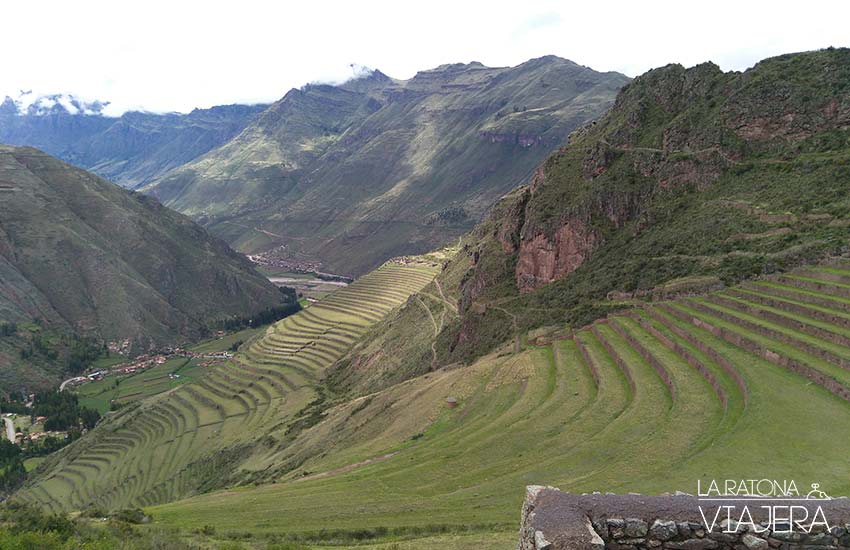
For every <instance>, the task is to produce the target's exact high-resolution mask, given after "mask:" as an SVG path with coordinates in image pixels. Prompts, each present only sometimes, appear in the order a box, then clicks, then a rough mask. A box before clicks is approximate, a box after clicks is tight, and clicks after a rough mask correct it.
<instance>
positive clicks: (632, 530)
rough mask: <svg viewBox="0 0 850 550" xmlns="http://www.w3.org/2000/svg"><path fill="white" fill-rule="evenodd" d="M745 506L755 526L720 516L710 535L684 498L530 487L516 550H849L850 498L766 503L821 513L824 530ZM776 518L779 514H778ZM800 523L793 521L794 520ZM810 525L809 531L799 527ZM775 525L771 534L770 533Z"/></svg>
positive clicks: (694, 504) (696, 507) (696, 508)
mask: <svg viewBox="0 0 850 550" xmlns="http://www.w3.org/2000/svg"><path fill="white" fill-rule="evenodd" d="M767 502H768V501H765V502H758V503H755V504H753V503H748V508H749V510H750V511H751V513H752V519H753V524H752V525H751V524H749V523H746V524H745V523H738V521H737V520H734V519H732V520H730V519H728V517H727V515H728V514H727V513H726V511H725V509H724V511H723V512H722V513H721V514H720V515H719V516H718V517H717V521H716V522H715V523H714V525H713V526H712V528H711V529H708V528H707V526H706V523H705V520H704V518H703V517H702V514H701V513H700V505H702V506H703V508H704V509H705V508H706V507H707V506H706V503H705V502H702V501H700V500H699V499H698V498H697V497H695V496H692V495H686V494H677V495H675V496H643V495H636V494H629V495H614V494H599V493H594V494H592V495H573V494H569V493H563V492H561V491H559V490H558V489H555V488H552V487H541V486H530V487H528V489H527V492H526V499H525V503H524V504H523V508H522V522H521V526H520V540H519V544H518V545H517V550H567V549H569V550H585V549H587V550H653V549H660V550H665V549H669V550H772V549H777V550H836V549H843V548H850V499H847V498H837V499H833V500H828V501H808V502H807V501H800V500H796V501H786V500H780V501H777V500H771V501H769V503H770V504H771V505H772V506H777V505H779V506H782V505H788V506H791V505H794V506H798V507H804V508H806V510H805V511H803V510H802V509H801V508H798V512H800V513H802V514H806V513H807V517H809V518H810V519H811V518H812V517H814V513H815V511H816V508H817V507H820V508H821V509H822V511H823V516H822V517H824V518H826V519H827V521H828V523H829V526H828V528H827V527H825V526H823V525H814V526H812V527H811V529H810V530H809V529H803V528H801V526H800V525H790V524H788V523H784V522H782V521H781V520H776V521H773V522H771V521H770V518H769V517H768V515H767V514H768V512H767V511H766V510H765V509H762V508H761V505H762V504H766V503H767ZM727 504H729V505H735V506H736V509H735V510H736V513H737V512H738V511H739V510H740V507H741V503H740V502H739V501H730V502H728V503H727V502H712V503H711V507H710V508H711V510H712V512H711V514H709V522H711V520H712V519H714V514H713V511H714V510H715V509H716V508H717V507H718V506H724V505H727ZM776 517H777V518H778V517H780V516H778V515H777V516H776ZM798 517H799V515H798ZM804 526H805V527H808V525H804ZM771 527H773V529H771Z"/></svg>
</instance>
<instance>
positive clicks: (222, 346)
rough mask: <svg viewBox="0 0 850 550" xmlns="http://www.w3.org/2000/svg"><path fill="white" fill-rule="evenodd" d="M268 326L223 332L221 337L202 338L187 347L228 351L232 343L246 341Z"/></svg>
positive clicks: (205, 350) (209, 350) (208, 350)
mask: <svg viewBox="0 0 850 550" xmlns="http://www.w3.org/2000/svg"><path fill="white" fill-rule="evenodd" d="M268 326H269V325H262V326H259V327H251V328H245V329H242V330H238V331H236V332H231V333H229V334H225V335H224V336H222V337H216V338H210V339H209V340H204V341H203V342H199V343H198V344H195V345H194V346H192V347H191V348H189V349H190V350H191V351H194V352H197V353H216V352H220V351H229V350H230V348H231V347H232V346H233V344H236V343H245V342H247V341H248V340H250V339H251V338H253V337H254V336H256V335H258V334H261V333H262V332H263V331H265V330H266V329H267V328H268Z"/></svg>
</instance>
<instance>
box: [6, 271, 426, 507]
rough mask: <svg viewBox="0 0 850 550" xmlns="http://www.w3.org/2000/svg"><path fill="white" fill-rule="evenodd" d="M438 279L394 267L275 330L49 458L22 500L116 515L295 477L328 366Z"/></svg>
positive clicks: (321, 404) (323, 400)
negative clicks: (234, 486)
mask: <svg viewBox="0 0 850 550" xmlns="http://www.w3.org/2000/svg"><path fill="white" fill-rule="evenodd" d="M434 273H435V268H434V267H433V265H432V264H431V263H429V262H427V261H424V262H412V263H406V264H399V263H389V264H387V265H385V266H382V267H381V268H380V269H378V270H376V271H375V272H373V273H371V274H369V275H367V276H365V277H362V278H361V279H359V280H358V281H357V282H355V283H354V284H352V285H350V286H348V287H346V288H344V289H341V290H339V291H337V292H335V293H333V294H332V295H331V296H329V297H328V298H326V299H324V300H322V301H321V302H319V303H315V304H312V305H311V306H310V307H309V308H308V309H306V310H303V311H301V312H299V313H297V314H295V315H293V316H290V317H287V318H286V319H284V320H283V321H280V322H279V323H277V324H275V325H272V326H271V327H270V328H269V329H268V330H267V331H266V332H265V334H263V335H262V336H258V337H256V338H255V339H253V340H251V341H249V342H248V343H247V344H246V345H245V346H243V347H242V348H241V349H240V352H239V353H238V354H237V355H236V357H235V358H234V360H233V361H230V362H228V363H227V364H223V365H218V366H213V367H208V368H207V369H206V370H205V372H203V374H202V375H201V376H199V378H198V380H197V381H196V382H194V383H188V384H182V385H179V386H178V387H177V388H175V389H173V390H171V391H166V392H164V393H160V394H158V395H156V396H155V397H153V398H151V399H147V400H142V401H136V400H133V401H131V403H133V404H135V406H133V404H128V405H126V406H125V407H123V408H121V409H120V410H119V411H118V412H117V413H115V414H113V415H110V416H108V417H107V418H106V419H105V420H104V421H103V422H101V423H100V424H99V425H98V426H97V428H96V429H95V430H93V431H92V432H91V433H89V434H88V435H86V436H85V437H83V438H82V439H80V440H78V441H76V442H75V443H73V444H72V445H70V446H69V447H66V448H65V449H63V450H62V451H60V452H58V453H56V454H54V455H52V456H51V457H50V458H49V459H48V461H46V462H45V463H43V464H42V465H41V466H40V469H39V470H38V471H39V475H37V476H36V477H35V478H34V479H32V480H31V481H30V482H28V484H27V485H26V486H25V487H24V488H23V489H22V491H21V492H19V493H18V497H17V498H19V499H20V500H22V501H27V502H32V503H38V504H40V505H41V506H45V507H47V508H49V509H51V510H54V511H70V510H76V509H84V508H90V507H96V508H101V509H106V510H116V509H121V508H127V507H135V506H141V505H151V504H158V503H162V502H168V501H170V500H175V499H177V498H182V497H186V496H189V495H193V494H197V493H199V492H203V491H209V490H211V489H216V488H221V487H224V486H228V485H231V484H246V483H251V482H262V481H271V480H273V479H275V478H277V477H279V476H280V475H282V474H283V473H284V472H287V471H291V470H292V469H293V468H296V467H297V466H298V465H299V464H301V463H302V462H303V461H304V460H306V458H307V457H309V456H310V453H311V452H312V450H311V449H310V448H308V447H303V446H301V445H299V444H298V442H297V439H298V437H299V434H300V433H301V432H303V431H304V430H307V429H308V428H310V427H311V426H314V425H315V424H317V423H319V422H320V421H321V420H322V418H323V417H324V414H325V413H324V412H323V411H324V409H326V408H327V407H329V406H330V405H329V402H330V401H331V400H332V396H331V395H329V394H328V393H327V392H326V391H325V388H324V387H323V385H322V384H321V379H322V377H323V375H324V372H325V370H326V369H327V367H328V366H330V365H331V364H333V363H334V362H335V361H336V360H337V359H339V357H341V356H342V355H343V354H344V353H345V352H346V350H347V349H348V347H349V346H350V345H351V344H352V342H354V341H356V340H357V339H358V338H359V337H361V336H362V335H363V334H364V333H366V332H367V330H368V329H369V327H370V326H371V325H373V324H374V323H375V322H376V321H377V320H379V319H381V318H382V317H383V316H384V315H386V314H387V313H388V312H389V311H391V310H392V309H393V308H395V307H397V306H398V305H399V304H401V303H403V302H404V301H405V300H406V299H407V297H408V296H409V295H410V294H411V293H413V292H415V291H417V290H419V289H420V288H421V287H422V286H424V285H425V284H427V283H428V282H429V281H430V280H431V279H432V278H433V276H434ZM163 368H165V366H163ZM140 376H142V377H145V376H148V378H149V377H150V376H151V374H150V373H149V371H148V372H146V373H145V374H143V375H140ZM129 381H130V382H133V379H129ZM142 382H145V381H144V380H142ZM150 382H151V380H150V379H148V380H147V382H146V383H142V384H141V386H140V388H139V391H147V390H149V389H150ZM122 385H123V382H122Z"/></svg>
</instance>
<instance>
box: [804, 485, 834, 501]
mask: <svg viewBox="0 0 850 550" xmlns="http://www.w3.org/2000/svg"><path fill="white" fill-rule="evenodd" d="M806 498H807V499H814V500H832V497H831V496H829V495H827V494H826V493H824V492H823V491H821V490H820V483H812V490H811V491H809V494H807V495H806Z"/></svg>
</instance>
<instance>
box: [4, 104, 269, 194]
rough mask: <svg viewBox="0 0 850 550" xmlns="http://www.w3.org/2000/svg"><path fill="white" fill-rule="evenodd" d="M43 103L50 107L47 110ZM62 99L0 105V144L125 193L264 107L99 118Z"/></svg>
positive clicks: (227, 134)
mask: <svg viewBox="0 0 850 550" xmlns="http://www.w3.org/2000/svg"><path fill="white" fill-rule="evenodd" d="M45 102H47V104H48V105H50V107H49V108H47V107H46V106H45ZM101 107H102V105H100V104H95V105H94V106H89V105H86V104H81V103H79V102H77V101H75V100H74V99H73V98H66V97H64V96H61V97H60V96H57V97H47V98H41V100H40V101H39V102H36V103H34V104H33V105H30V106H29V107H28V108H26V109H24V108H22V107H21V106H19V105H16V104H15V102H14V101H13V100H12V99H11V98H6V100H5V101H4V102H3V103H2V104H0V143H7V144H10V145H27V146H31V147H37V148H39V149H41V150H43V151H46V152H47V153H50V154H51V155H54V156H56V157H58V158H60V159H62V160H64V161H66V162H70V163H72V164H74V165H76V166H80V167H82V168H85V169H87V170H91V171H92V172H95V173H96V174H98V175H99V176H101V177H104V178H106V179H108V180H110V181H113V182H115V183H117V184H119V185H122V186H124V187H135V186H137V185H143V184H145V183H148V182H151V181H153V180H155V179H156V178H159V177H160V176H162V175H164V174H165V173H166V172H168V171H169V170H171V169H173V168H176V167H178V166H181V165H183V164H185V163H187V162H189V161H191V160H193V159H195V158H197V157H198V156H200V155H202V154H204V153H206V152H207V151H209V150H210V149H213V148H215V147H218V146H219V145H221V144H222V143H225V142H227V140H229V139H230V138H232V137H233V136H235V135H236V134H238V133H239V132H240V131H241V130H242V129H243V128H244V127H245V126H246V125H247V124H248V123H249V122H250V121H251V120H252V119H253V117H254V116H255V115H256V114H257V113H259V112H261V111H262V110H263V109H265V107H266V106H265V105H257V106H248V105H224V106H219V107H213V108H212V109H196V110H194V111H192V112H191V113H189V114H186V115H182V114H177V113H170V114H164V115H159V114H153V113H140V112H129V113H125V114H124V115H123V116H121V117H118V118H112V117H107V116H103V115H101V114H100V112H99V110H100V108H101Z"/></svg>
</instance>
